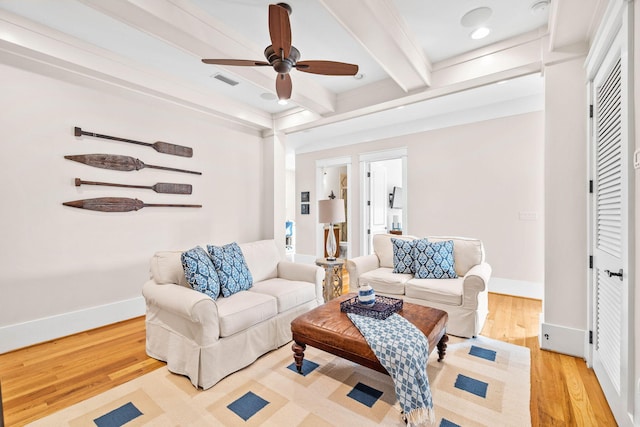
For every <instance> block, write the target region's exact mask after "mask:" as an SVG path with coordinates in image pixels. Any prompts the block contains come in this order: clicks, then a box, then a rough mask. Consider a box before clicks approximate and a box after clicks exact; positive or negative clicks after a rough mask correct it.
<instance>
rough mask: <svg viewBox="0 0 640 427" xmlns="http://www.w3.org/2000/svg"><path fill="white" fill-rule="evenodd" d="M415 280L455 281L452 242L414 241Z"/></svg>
mask: <svg viewBox="0 0 640 427" xmlns="http://www.w3.org/2000/svg"><path fill="white" fill-rule="evenodd" d="M413 259H414V269H415V277H416V279H455V278H457V277H458V275H457V274H456V271H455V270H454V259H453V240H446V241H443V242H428V241H427V239H420V240H416V241H415V243H414V249H413Z"/></svg>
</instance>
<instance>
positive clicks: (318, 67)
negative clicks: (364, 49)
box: [295, 61, 358, 76]
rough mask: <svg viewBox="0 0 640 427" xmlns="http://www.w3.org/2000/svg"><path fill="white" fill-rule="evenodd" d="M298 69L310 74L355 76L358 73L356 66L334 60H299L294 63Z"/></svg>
mask: <svg viewBox="0 0 640 427" xmlns="http://www.w3.org/2000/svg"><path fill="white" fill-rule="evenodd" d="M295 67H296V69H298V71H304V72H305V73H312V74H324V75H327V76H355V75H356V74H358V66H357V65H355V64H347V63H346V62H334V61H300V62H298V63H297V64H296V65H295Z"/></svg>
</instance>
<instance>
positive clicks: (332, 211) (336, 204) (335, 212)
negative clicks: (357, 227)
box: [318, 199, 345, 224]
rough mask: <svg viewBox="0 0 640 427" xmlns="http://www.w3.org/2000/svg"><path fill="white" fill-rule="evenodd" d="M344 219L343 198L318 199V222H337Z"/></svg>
mask: <svg viewBox="0 0 640 427" xmlns="http://www.w3.org/2000/svg"><path fill="white" fill-rule="evenodd" d="M344 221H345V217H344V200H343V199H328V200H318V222H320V223H323V224H337V223H340V222H344Z"/></svg>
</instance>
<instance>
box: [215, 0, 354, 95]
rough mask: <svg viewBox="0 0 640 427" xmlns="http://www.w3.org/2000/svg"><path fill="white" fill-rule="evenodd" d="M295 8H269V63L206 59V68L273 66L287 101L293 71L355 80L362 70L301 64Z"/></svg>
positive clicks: (279, 90)
mask: <svg viewBox="0 0 640 427" xmlns="http://www.w3.org/2000/svg"><path fill="white" fill-rule="evenodd" d="M290 14H291V6H289V5H288V4H286V3H278V4H270V5H269V36H270V37H271V44H270V45H269V46H267V47H266V48H265V50H264V56H265V58H266V59H267V62H265V61H253V60H245V59H203V60H202V62H204V63H205V64H214V65H231V66H241V67H262V66H267V65H269V66H271V67H273V69H274V70H275V71H276V72H277V73H278V76H277V77H276V94H277V95H278V99H279V100H281V101H283V100H287V99H289V98H291V92H292V89H293V84H292V82H291V76H290V75H289V73H290V71H291V70H292V69H294V68H295V69H297V70H298V71H303V72H305V73H311V74H322V75H327V76H355V75H357V74H358V66H357V65H355V64H347V63H345V62H335V61H300V62H298V60H299V59H300V51H299V50H298V49H296V48H295V47H294V46H293V45H292V44H291V24H290V22H289V15H290Z"/></svg>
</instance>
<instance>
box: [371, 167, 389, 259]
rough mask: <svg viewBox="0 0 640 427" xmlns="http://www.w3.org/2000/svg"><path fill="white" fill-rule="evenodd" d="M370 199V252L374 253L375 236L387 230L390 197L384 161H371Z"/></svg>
mask: <svg viewBox="0 0 640 427" xmlns="http://www.w3.org/2000/svg"><path fill="white" fill-rule="evenodd" d="M368 172H369V173H368V174H367V178H368V180H369V200H368V201H367V204H368V207H369V209H368V211H369V214H368V218H369V221H368V226H367V233H368V241H369V245H368V252H367V253H369V254H372V253H373V236H374V235H375V234H381V233H386V232H387V205H388V203H389V197H388V194H387V168H386V167H385V165H384V162H383V161H382V162H371V163H369V171H368Z"/></svg>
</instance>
